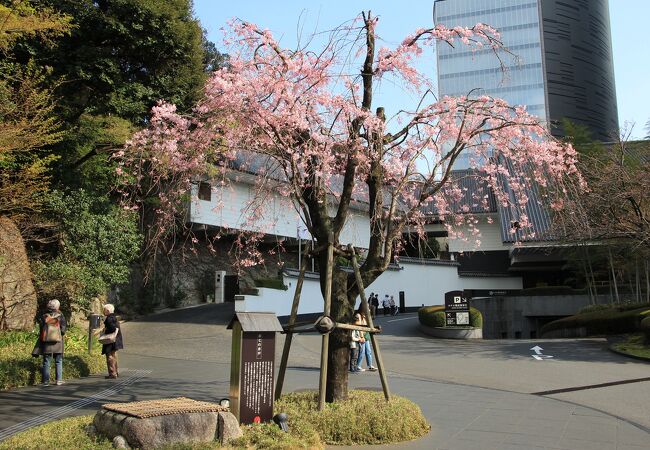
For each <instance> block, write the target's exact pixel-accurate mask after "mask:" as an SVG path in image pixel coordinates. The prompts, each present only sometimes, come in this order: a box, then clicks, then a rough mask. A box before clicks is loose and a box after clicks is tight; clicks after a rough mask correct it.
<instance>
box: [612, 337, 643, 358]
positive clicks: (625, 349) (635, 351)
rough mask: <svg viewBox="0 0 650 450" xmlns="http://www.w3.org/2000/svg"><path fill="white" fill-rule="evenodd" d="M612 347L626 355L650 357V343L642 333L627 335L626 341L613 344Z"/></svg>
mask: <svg viewBox="0 0 650 450" xmlns="http://www.w3.org/2000/svg"><path fill="white" fill-rule="evenodd" d="M612 348H613V349H614V350H616V351H617V352H620V353H625V354H626V355H630V356H636V357H639V358H648V359H650V344H648V343H647V341H646V338H645V336H644V335H643V334H641V333H638V334H630V335H628V336H626V339H625V340H624V341H622V342H617V343H616V344H613V345H612Z"/></svg>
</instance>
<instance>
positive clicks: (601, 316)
mask: <svg viewBox="0 0 650 450" xmlns="http://www.w3.org/2000/svg"><path fill="white" fill-rule="evenodd" d="M628 308H633V309H628ZM649 311H650V307H649V306H644V307H641V308H638V304H637V305H633V306H626V305H622V306H619V305H616V306H614V307H612V308H608V309H601V310H598V311H592V312H587V313H583V314H576V315H575V316H569V317H564V318H562V319H558V320H555V321H553V322H550V323H548V324H546V325H544V326H543V327H542V330H541V334H542V336H543V335H544V333H548V332H550V331H555V330H561V329H565V328H585V329H586V331H587V334H588V335H594V334H624V333H633V332H635V331H637V330H639V329H640V326H641V321H642V319H643V318H644V317H645V315H644V314H648V312H649Z"/></svg>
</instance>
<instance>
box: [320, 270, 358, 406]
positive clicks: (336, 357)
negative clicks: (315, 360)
mask: <svg viewBox="0 0 650 450" xmlns="http://www.w3.org/2000/svg"><path fill="white" fill-rule="evenodd" d="M350 284H351V277H350V274H348V273H347V272H343V271H341V270H340V268H337V267H336V265H335V267H334V271H333V276H332V310H331V316H332V318H333V319H334V320H335V321H336V322H343V323H351V322H352V319H353V316H354V302H355V299H356V289H354V288H356V283H355V286H354V287H353V289H352V291H351V292H350V294H351V293H354V296H352V295H349V293H348V286H349V285H350ZM349 364H350V331H349V330H341V329H334V331H333V332H332V333H330V335H329V355H328V365H327V389H326V392H325V401H327V402H328V403H331V402H335V401H339V400H345V399H347V398H348V373H349V372H348V368H349Z"/></svg>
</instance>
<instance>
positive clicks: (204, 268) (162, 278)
mask: <svg viewBox="0 0 650 450" xmlns="http://www.w3.org/2000/svg"><path fill="white" fill-rule="evenodd" d="M214 250H215V251H214V252H211V251H210V250H209V249H208V247H207V245H202V243H199V244H197V245H196V247H195V248H194V251H192V250H191V249H183V248H180V249H178V250H177V251H175V252H174V253H173V254H172V255H169V256H167V257H162V256H161V257H158V259H157V261H156V269H155V270H154V272H153V273H152V274H151V275H150V276H149V279H148V281H147V284H146V286H144V287H143V288H141V287H139V286H138V283H140V282H141V280H142V278H143V274H142V271H141V270H139V269H138V268H137V267H134V269H133V271H132V279H133V280H132V283H131V284H130V285H129V286H123V287H120V288H119V289H117V290H115V291H114V292H112V293H111V296H110V297H111V300H112V301H115V302H117V303H118V304H120V305H122V306H123V305H124V303H125V301H126V297H127V296H128V295H132V294H128V293H127V291H128V290H131V291H133V292H139V293H138V294H136V297H138V298H137V299H136V301H150V302H152V307H154V308H159V307H165V306H171V307H179V306H186V305H194V304H198V303H201V302H205V301H206V300H207V296H208V295H214V281H215V280H214V277H215V272H216V271H225V272H226V275H238V276H239V287H240V290H242V291H251V290H252V289H254V288H255V280H256V279H260V278H278V277H279V273H280V270H282V268H283V267H297V265H298V261H297V253H295V252H294V251H287V252H283V253H278V252H274V251H271V250H270V248H265V247H264V245H262V247H261V251H262V253H263V254H264V263H263V264H260V265H257V266H253V267H247V268H244V269H242V271H241V273H239V274H238V273H237V271H236V269H235V261H236V257H235V256H234V255H233V254H232V252H231V250H232V241H228V240H227V239H223V240H221V241H218V242H217V244H216V245H214ZM145 297H146V299H145Z"/></svg>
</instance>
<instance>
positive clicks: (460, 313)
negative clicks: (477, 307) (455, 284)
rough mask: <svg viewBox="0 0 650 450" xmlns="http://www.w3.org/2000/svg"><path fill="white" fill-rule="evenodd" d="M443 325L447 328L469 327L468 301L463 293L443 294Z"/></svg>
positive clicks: (450, 292)
mask: <svg viewBox="0 0 650 450" xmlns="http://www.w3.org/2000/svg"><path fill="white" fill-rule="evenodd" d="M445 323H446V325H447V326H469V301H468V299H467V297H466V296H465V295H463V291H449V292H446V293H445Z"/></svg>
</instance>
